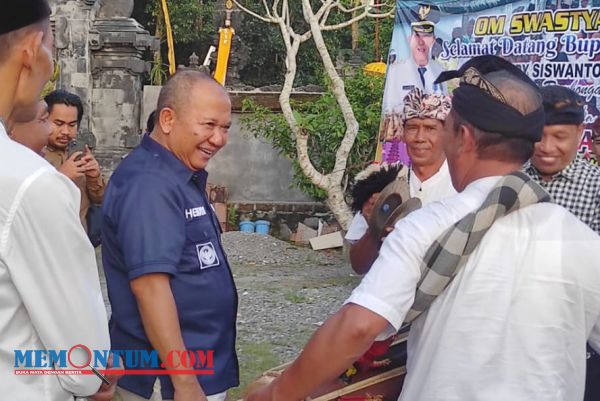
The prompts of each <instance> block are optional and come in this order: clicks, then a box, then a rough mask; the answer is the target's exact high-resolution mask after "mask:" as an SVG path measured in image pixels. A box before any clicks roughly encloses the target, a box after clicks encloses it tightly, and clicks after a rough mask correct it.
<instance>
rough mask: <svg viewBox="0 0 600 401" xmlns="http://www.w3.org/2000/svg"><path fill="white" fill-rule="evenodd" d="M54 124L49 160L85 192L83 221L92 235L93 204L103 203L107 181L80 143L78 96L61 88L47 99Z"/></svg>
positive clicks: (95, 161)
mask: <svg viewBox="0 0 600 401" xmlns="http://www.w3.org/2000/svg"><path fill="white" fill-rule="evenodd" d="M45 100H46V103H48V113H49V119H50V123H51V125H52V133H51V134H50V137H49V138H48V145H47V146H46V152H45V158H46V160H48V162H50V164H52V165H53V166H54V167H56V169H57V170H58V171H60V172H61V173H63V174H64V175H66V176H67V177H69V178H70V179H71V181H73V182H74V183H75V185H77V187H78V188H79V191H80V192H81V207H80V209H79V218H80V220H81V224H82V225H83V228H84V229H85V231H86V232H88V224H87V217H88V212H89V210H90V206H91V205H92V204H100V203H102V197H103V196H104V188H105V186H106V182H105V181H104V178H103V177H102V172H101V171H100V165H99V164H98V161H97V160H96V158H95V157H94V155H93V154H92V152H91V150H90V148H89V147H88V146H87V144H83V143H82V142H78V141H77V140H76V137H77V130H78V128H79V124H80V123H81V119H82V118H83V103H82V102H81V98H80V97H79V96H77V95H75V94H74V93H70V92H67V91H65V90H62V89H59V90H55V91H53V92H51V93H50V94H49V95H48V96H46V98H45Z"/></svg>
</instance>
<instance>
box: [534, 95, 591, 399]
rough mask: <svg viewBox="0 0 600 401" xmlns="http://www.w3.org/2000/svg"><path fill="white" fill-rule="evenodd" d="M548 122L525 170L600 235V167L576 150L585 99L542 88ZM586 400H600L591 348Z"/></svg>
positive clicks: (583, 114) (558, 201)
mask: <svg viewBox="0 0 600 401" xmlns="http://www.w3.org/2000/svg"><path fill="white" fill-rule="evenodd" d="M541 92H542V96H543V102H544V110H545V112H546V125H545V127H544V136H543V137H542V140H541V141H540V142H538V143H536V144H535V150H534V153H533V156H532V158H531V161H530V164H529V165H528V166H527V167H526V169H525V171H526V172H527V174H529V175H530V176H531V177H532V178H533V179H534V180H536V181H538V182H539V183H540V184H541V185H542V187H544V188H545V189H546V191H548V193H549V194H550V195H551V196H552V198H553V200H554V202H556V203H557V204H559V205H561V206H563V207H564V208H566V209H567V210H569V211H570V212H571V213H573V214H574V215H575V216H577V217H578V218H579V219H580V220H581V221H583V222H584V223H585V224H587V225H588V226H589V227H590V228H591V229H592V230H594V231H596V232H597V233H598V234H600V168H598V167H597V166H594V165H592V164H591V163H589V162H588V161H586V160H585V159H584V158H583V157H582V156H581V155H579V154H578V153H577V149H578V147H579V143H580V142H581V138H582V135H583V120H584V117H585V111H584V109H583V106H584V105H585V102H584V101H583V99H582V98H581V97H580V96H579V95H577V94H576V93H575V92H574V91H572V90H571V89H568V88H565V87H562V86H558V85H556V86H555V85H552V86H545V87H543V88H542V89H541ZM587 362H588V363H587V374H586V389H585V401H592V400H599V399H600V356H599V355H598V354H596V353H595V352H593V350H592V349H591V348H589V347H588V361H587Z"/></svg>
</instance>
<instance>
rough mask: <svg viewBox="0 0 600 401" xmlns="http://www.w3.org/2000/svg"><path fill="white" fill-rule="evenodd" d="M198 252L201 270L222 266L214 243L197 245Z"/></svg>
mask: <svg viewBox="0 0 600 401" xmlns="http://www.w3.org/2000/svg"><path fill="white" fill-rule="evenodd" d="M196 252H197V253H198V260H199V261H200V269H207V268H209V267H214V266H218V265H219V264H220V262H219V256H218V255H217V252H216V251H215V246H214V245H213V243H212V242H205V243H204V244H197V245H196Z"/></svg>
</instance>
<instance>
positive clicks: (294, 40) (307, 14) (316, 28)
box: [233, 0, 395, 229]
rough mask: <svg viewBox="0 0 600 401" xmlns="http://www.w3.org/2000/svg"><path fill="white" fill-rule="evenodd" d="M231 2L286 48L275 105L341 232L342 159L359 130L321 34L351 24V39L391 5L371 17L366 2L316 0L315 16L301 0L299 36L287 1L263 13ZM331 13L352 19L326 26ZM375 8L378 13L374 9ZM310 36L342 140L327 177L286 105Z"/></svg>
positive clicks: (344, 222) (346, 213)
mask: <svg viewBox="0 0 600 401" xmlns="http://www.w3.org/2000/svg"><path fill="white" fill-rule="evenodd" d="M293 1H297V0H293ZM233 2H234V3H235V4H236V5H237V6H238V7H239V8H240V9H241V10H242V11H244V12H245V13H247V14H250V15H252V16H253V17H255V18H258V19H260V20H261V21H264V22H266V23H271V24H276V25H278V26H279V29H280V31H281V36H282V39H283V42H284V44H285V48H286V73H285V80H284V84H283V88H282V90H281V94H280V96H279V104H280V105H281V110H282V113H283V115H284V117H285V119H286V122H287V123H288V125H289V127H290V129H291V131H292V134H293V136H294V139H295V141H296V153H297V158H298V162H299V164H300V168H301V169H302V172H303V173H304V175H306V177H308V178H309V179H310V180H311V182H312V183H313V184H315V185H316V186H318V187H319V188H322V189H323V190H325V191H326V192H327V200H326V203H327V206H329V209H330V210H331V211H332V212H333V214H334V215H335V217H336V219H337V220H338V222H339V223H340V225H341V226H342V228H343V229H347V228H348V226H349V224H350V220H351V219H352V214H351V212H350V208H349V207H348V205H347V204H346V201H345V197H344V189H343V188H344V185H343V179H344V174H345V172H346V167H347V163H348V156H349V155H350V150H351V149H352V146H353V145H354V141H355V140H356V136H357V135H358V128H359V127H358V121H357V120H356V117H355V115H354V111H353V110H352V106H351V105H350V102H349V101H348V97H347V96H346V91H345V88H344V81H343V80H342V79H341V78H340V76H339V75H338V73H337V71H336V69H335V65H334V64H333V61H332V60H331V55H330V54H329V51H328V50H327V46H326V45H325V41H324V39H323V31H324V30H325V31H333V30H337V29H342V28H345V27H348V26H353V34H354V35H353V38H354V39H355V40H357V38H358V36H357V34H358V31H357V29H358V25H357V23H358V21H360V20H361V19H363V18H367V17H374V18H383V17H386V16H389V15H391V13H392V12H393V6H392V7H391V9H390V10H389V11H387V12H378V13H372V12H371V5H370V3H367V2H361V1H360V0H355V1H354V2H353V3H352V4H354V5H355V7H351V8H350V9H348V8H346V7H345V6H344V5H343V4H342V3H341V2H339V1H334V0H321V6H320V8H319V10H318V11H317V12H316V13H315V12H313V9H312V7H311V3H310V0H302V10H303V16H304V20H305V21H306V22H307V23H308V24H309V25H310V30H309V31H307V32H305V33H303V34H298V33H296V32H295V31H294V29H293V27H292V23H291V16H290V9H289V0H274V1H273V2H272V3H270V4H269V2H268V1H267V0H262V2H261V4H262V6H263V11H264V14H263V15H261V14H259V13H257V12H254V11H252V10H250V9H249V8H247V7H244V6H243V5H242V4H241V2H240V1H239V0H233ZM361 4H362V5H361ZM386 4H387V2H386ZM393 4H395V3H393ZM333 9H337V10H339V11H341V12H344V13H349V14H351V15H352V18H351V19H349V20H347V21H345V22H341V23H338V24H334V25H328V24H327V19H328V17H329V14H330V12H331V11H332V10H333ZM377 10H379V8H378V9H377ZM353 24H354V25H353ZM311 37H312V38H313V40H314V42H315V45H316V47H317V50H318V52H319V55H320V56H321V59H322V61H323V66H324V67H325V72H326V73H327V75H328V76H329V78H330V79H331V91H332V93H333V95H334V97H335V99H336V101H337V103H338V105H339V106H340V109H341V111H342V116H343V118H344V123H345V124H346V132H345V135H344V138H343V139H342V142H341V144H340V146H339V148H338V149H337V152H336V156H335V166H334V168H333V171H331V172H330V173H329V174H323V173H320V172H319V171H317V170H316V169H315V167H314V166H313V164H312V162H311V160H310V157H309V153H308V135H309V132H306V131H305V130H304V129H303V128H302V127H300V126H299V125H298V121H297V120H296V118H295V117H294V111H293V109H292V106H291V104H290V96H291V93H292V90H293V87H294V79H295V78H296V71H297V56H298V49H299V47H300V44H302V43H303V42H305V41H307V40H308V39H310V38H311ZM353 45H354V41H353Z"/></svg>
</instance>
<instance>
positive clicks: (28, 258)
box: [0, 0, 114, 401]
mask: <svg viewBox="0 0 600 401" xmlns="http://www.w3.org/2000/svg"><path fill="white" fill-rule="evenodd" d="M49 16H50V7H49V6H48V3H47V1H46V0H21V1H19V2H12V3H11V4H10V6H7V7H5V8H4V10H3V12H2V13H1V14H0V77H1V78H2V91H1V92H0V119H1V120H2V123H1V124H0V188H2V190H1V191H0V305H1V307H0V371H2V378H1V379H0V394H2V395H1V396H0V398H3V399H8V398H10V399H11V400H23V401H29V400H36V401H42V400H43V401H67V400H73V396H89V395H91V394H94V393H96V396H95V399H97V400H109V399H111V398H112V393H113V392H114V388H112V387H111V386H104V387H103V388H102V391H100V392H98V390H99V388H100V385H101V381H100V379H99V378H98V377H96V376H95V375H88V374H75V375H58V374H57V375H50V374H42V375H35V374H27V375H16V374H14V373H13V370H15V369H17V368H27V367H31V366H27V365H29V364H31V363H33V364H35V365H36V366H39V365H44V363H47V362H48V359H47V358H48V354H47V352H50V351H55V352H57V353H58V352H61V351H63V352H64V350H70V349H74V351H73V353H72V354H70V356H71V358H69V360H68V363H67V361H62V362H64V363H59V365H60V366H56V364H53V365H54V368H59V367H62V368H63V369H64V366H62V365H66V367H67V368H72V369H76V368H75V367H74V365H73V364H72V363H71V361H73V362H74V363H76V364H79V362H76V361H79V358H76V356H77V355H76V354H78V353H79V352H77V350H78V349H83V347H82V346H81V345H83V346H85V347H88V348H89V349H91V350H110V340H109V336H108V326H107V319H106V310H105V308H104V302H103V300H102V294H101V292H100V283H99V280H98V272H97V268H96V263H95V253H94V250H93V248H92V246H91V244H90V242H89V240H88V239H87V237H86V235H85V232H84V231H83V228H82V227H81V224H80V223H79V219H78V212H79V193H78V191H77V188H76V187H75V186H74V185H73V184H72V183H71V182H70V181H69V179H68V178H66V177H64V176H63V175H61V174H59V173H58V172H57V171H56V170H55V169H54V168H53V167H52V166H50V165H49V164H48V163H47V162H46V161H45V160H44V159H43V158H42V157H40V156H39V155H37V154H35V153H34V152H33V151H31V150H30V149H28V148H26V147H24V146H23V145H21V144H19V143H17V142H15V141H13V140H11V139H10V138H9V137H8V135H7V133H6V128H5V123H4V121H6V120H8V119H10V120H11V121H14V122H17V123H18V122H26V121H30V120H32V119H33V118H34V117H35V115H36V111H37V105H38V99H39V95H40V92H41V91H42V88H43V86H44V84H45V83H46V82H47V81H48V79H50V76H51V75H52V69H53V65H52V47H53V37H52V30H51V27H50V21H49ZM74 346H77V347H76V348H73V347H74ZM28 351H29V352H34V351H35V352H36V355H37V356H39V357H36V358H31V357H30V358H29V361H27V360H24V359H23V358H20V359H17V357H16V356H17V353H19V355H25V354H27V352H28ZM63 355H64V354H63ZM30 356H31V355H30ZM83 360H85V359H83ZM23 362H25V363H24V365H25V366H23ZM55 362H56V361H55ZM58 362H60V361H58ZM98 368H99V369H103V366H98ZM80 370H81V369H80ZM85 370H86V371H87V370H89V369H87V368H86V369H85ZM86 373H87V372H86Z"/></svg>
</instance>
